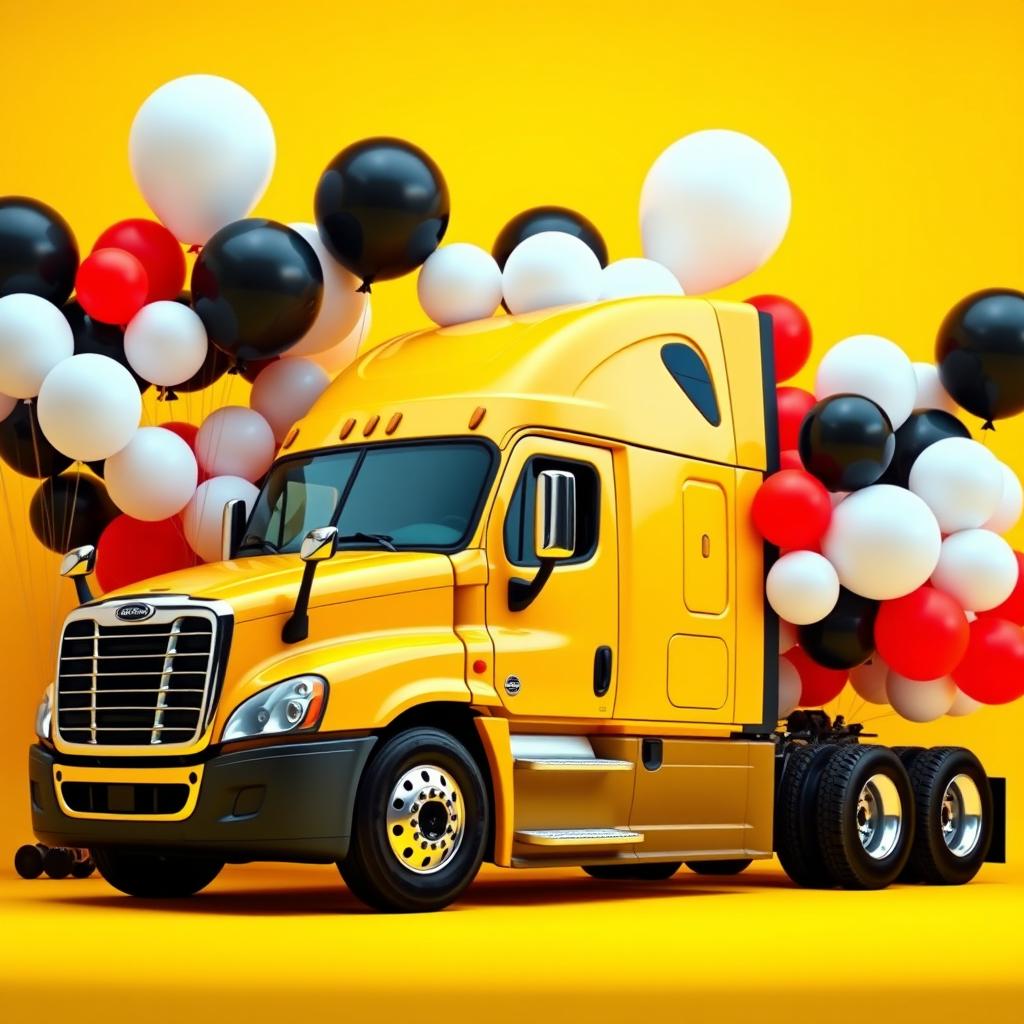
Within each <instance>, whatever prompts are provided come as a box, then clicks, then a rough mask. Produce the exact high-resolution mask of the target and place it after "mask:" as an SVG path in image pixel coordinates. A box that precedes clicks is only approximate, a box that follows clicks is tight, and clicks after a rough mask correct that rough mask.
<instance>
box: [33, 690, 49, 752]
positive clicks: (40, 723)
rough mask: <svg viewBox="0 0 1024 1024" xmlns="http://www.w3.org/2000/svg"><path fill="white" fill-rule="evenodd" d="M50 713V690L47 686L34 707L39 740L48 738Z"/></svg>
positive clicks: (47, 739)
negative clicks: (37, 704) (37, 705)
mask: <svg viewBox="0 0 1024 1024" xmlns="http://www.w3.org/2000/svg"><path fill="white" fill-rule="evenodd" d="M51 718H52V714H51V711H50V690H49V687H47V689H46V692H45V693H44V694H43V699H42V700H41V701H40V702H39V707H38V708H36V735H37V736H38V737H39V738H40V739H41V740H46V741H47V742H49V740H50V720H51Z"/></svg>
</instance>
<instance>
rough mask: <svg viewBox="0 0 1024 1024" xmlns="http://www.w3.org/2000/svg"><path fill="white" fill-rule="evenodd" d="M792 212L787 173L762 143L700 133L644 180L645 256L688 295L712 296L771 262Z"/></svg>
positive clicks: (658, 162)
mask: <svg viewBox="0 0 1024 1024" xmlns="http://www.w3.org/2000/svg"><path fill="white" fill-rule="evenodd" d="M791 209H792V196H791V194H790V190H789V182H788V181H787V180H786V173H785V171H783V169H782V165H781V164H780V163H779V161H778V160H777V159H776V158H775V156H774V155H773V154H772V153H771V151H770V150H768V149H766V148H765V147H764V146H763V145H761V143H760V142H758V141H757V140H756V139H752V138H751V137H750V136H749V135H744V134H742V133H741V132H734V131H727V130H722V129H711V130H708V131H700V132H694V133H693V134H692V135H687V136H685V137H684V138H682V139H680V140H679V141H678V142H674V143H673V144H672V145H671V146H669V147H668V149H666V150H665V151H664V152H663V153H662V154H661V156H659V157H658V159H657V160H655V161H654V165H653V166H652V167H651V169H650V170H649V171H648V172H647V177H646V178H645V179H644V187H643V192H642V193H641V196H640V232H641V234H642V236H643V243H644V246H643V247H644V255H645V256H646V257H648V259H652V260H655V261H656V262H658V263H662V264H664V265H665V266H666V267H668V268H669V269H670V270H671V271H672V273H673V274H674V275H675V277H676V279H677V280H678V281H679V283H680V284H681V285H682V286H683V288H685V289H686V292H687V294H688V295H700V294H702V293H704V292H709V291H713V290H714V289H715V288H721V287H723V286H725V285H727V284H731V283H732V282H733V281H738V280H739V279H740V278H741V277H745V276H746V275H747V274H750V273H752V272H753V271H755V270H757V268H758V267H760V266H761V265H762V264H764V263H765V262H766V261H767V260H768V259H769V257H770V256H771V255H772V254H773V253H774V252H775V250H776V249H778V247H779V245H780V244H781V243H782V239H783V238H784V237H785V235H786V229H787V228H788V227H789V216H790V212H791Z"/></svg>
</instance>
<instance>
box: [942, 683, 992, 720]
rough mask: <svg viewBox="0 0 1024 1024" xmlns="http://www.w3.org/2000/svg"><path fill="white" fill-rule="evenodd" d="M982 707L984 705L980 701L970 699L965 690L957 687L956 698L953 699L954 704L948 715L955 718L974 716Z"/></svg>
mask: <svg viewBox="0 0 1024 1024" xmlns="http://www.w3.org/2000/svg"><path fill="white" fill-rule="evenodd" d="M982 707H984V705H983V704H982V703H981V701H980V700H975V699H974V698H973V697H968V696H967V694H966V693H964V691H963V690H961V689H960V688H959V687H957V691H956V696H955V697H954V698H953V703H952V705H951V706H950V709H949V710H948V711H947V712H946V714H947V715H952V716H953V717H954V718H963V717H964V715H973V714H974V712H975V711H977V710H978V709H979V708H982Z"/></svg>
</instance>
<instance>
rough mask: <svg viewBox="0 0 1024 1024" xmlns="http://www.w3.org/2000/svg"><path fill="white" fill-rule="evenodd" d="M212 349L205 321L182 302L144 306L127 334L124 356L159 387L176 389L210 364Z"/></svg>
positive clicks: (144, 376) (137, 371)
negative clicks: (203, 366) (205, 363)
mask: <svg viewBox="0 0 1024 1024" xmlns="http://www.w3.org/2000/svg"><path fill="white" fill-rule="evenodd" d="M208 348H209V342H208V341H207V339H206V328H205V327H204V326H203V321H202V320H200V319H199V317H198V315H197V314H196V313H195V312H194V311H193V310H192V309H190V308H189V307H188V306H185V305H182V303H180V302H151V303H149V305H147V306H143V307H142V309H140V310H139V311H138V313H136V314H135V316H134V317H132V320H131V323H129V324H128V327H127V329H126V330H125V332H124V354H125V356H126V357H127V359H128V362H129V364H130V365H131V368H132V369H133V370H134V371H135V372H136V373H137V374H138V375H139V376H140V377H141V378H142V379H143V380H148V381H149V382H150V384H156V385H157V386H158V387H174V385H175V384H181V383H182V382H183V381H186V380H188V379H189V378H190V377H193V376H194V375H195V374H196V373H198V372H199V370H200V369H201V368H202V365H203V363H204V362H205V361H206V352H207V349H208Z"/></svg>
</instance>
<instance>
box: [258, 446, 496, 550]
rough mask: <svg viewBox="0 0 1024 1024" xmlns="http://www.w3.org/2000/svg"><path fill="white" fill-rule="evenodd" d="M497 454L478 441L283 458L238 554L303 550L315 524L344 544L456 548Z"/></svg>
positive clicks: (476, 512)
mask: <svg viewBox="0 0 1024 1024" xmlns="http://www.w3.org/2000/svg"><path fill="white" fill-rule="evenodd" d="M492 465H493V455H492V452H491V449H490V447H489V446H487V445H486V444H483V443H481V442H479V441H431V442H419V443H416V444H384V445H374V446H368V447H365V448H347V449H345V450H344V451H333V452H319V453H314V454H312V455H301V456H295V457H292V458H288V459H282V460H281V461H280V462H278V463H277V464H276V465H275V466H274V467H273V468H272V469H271V470H270V473H269V475H268V476H267V480H266V483H265V484H264V486H263V489H262V491H261V492H260V496H259V498H258V499H257V501H256V505H255V507H254V508H253V511H252V515H251V516H250V517H249V523H248V526H247V529H246V534H245V538H244V539H243V541H242V544H241V546H240V547H239V550H238V554H239V555H241V556H244V555H255V554H278V553H292V552H296V551H298V550H299V547H300V545H301V544H302V539H303V537H305V536H306V534H307V533H308V532H309V531H310V530H312V529H314V528H315V527H318V526H337V528H338V544H339V546H340V547H355V548H381V549H384V550H399V549H414V550H427V551H456V550H458V549H459V548H461V547H463V546H464V545H465V543H466V542H467V541H468V540H469V537H470V534H471V533H472V531H473V528H474V527H475V526H476V520H477V518H478V516H479V514H480V508H481V505H482V503H483V498H484V489H485V487H486V486H487V485H488V484H489V483H490V478H491V470H492Z"/></svg>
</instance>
